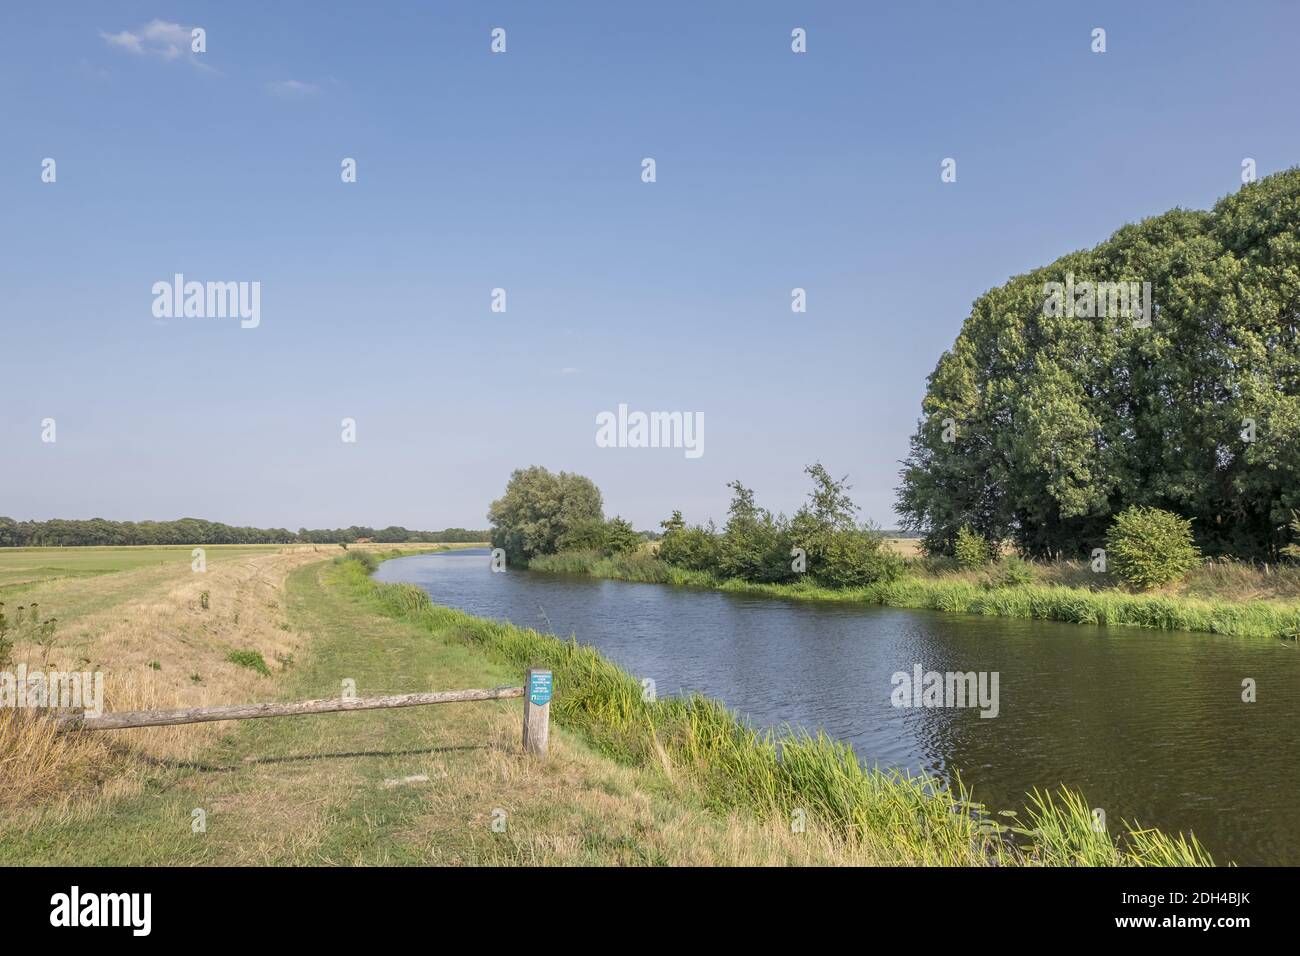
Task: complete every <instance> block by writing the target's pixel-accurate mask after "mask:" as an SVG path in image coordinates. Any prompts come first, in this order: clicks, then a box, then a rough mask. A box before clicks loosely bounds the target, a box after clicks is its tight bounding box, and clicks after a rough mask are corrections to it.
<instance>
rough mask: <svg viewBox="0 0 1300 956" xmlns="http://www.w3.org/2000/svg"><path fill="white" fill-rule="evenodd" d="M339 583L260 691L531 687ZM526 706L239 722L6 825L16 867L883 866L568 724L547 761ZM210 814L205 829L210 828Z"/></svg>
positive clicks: (321, 598) (1, 830) (310, 581)
mask: <svg viewBox="0 0 1300 956" xmlns="http://www.w3.org/2000/svg"><path fill="white" fill-rule="evenodd" d="M338 574H339V571H338V569H337V568H336V567H335V566H334V565H332V564H328V563H317V564H311V565H307V566H305V567H301V568H299V569H297V570H296V571H294V572H293V573H292V574H291V575H290V577H289V579H288V582H287V588H286V611H287V613H288V615H289V618H290V620H291V621H292V623H293V626H294V629H295V630H296V631H298V632H301V633H304V634H307V635H310V636H311V641H310V644H309V646H308V648H307V649H306V652H305V653H304V654H303V655H302V660H301V661H300V662H299V663H298V664H296V665H294V666H293V667H292V668H290V669H289V671H288V672H287V673H286V674H285V675H284V676H282V677H280V678H277V679H275V680H274V681H273V680H272V679H263V681H262V683H263V686H264V687H265V691H264V693H263V694H261V695H260V697H261V698H263V699H271V698H276V697H280V698H290V699H291V698H307V697H330V696H337V695H338V693H339V690H340V682H341V681H342V680H343V679H344V678H351V679H353V680H355V681H356V685H357V691H358V693H359V694H363V695H370V694H378V693H387V692H403V691H412V690H427V689H454V688H462V687H485V686H495V685H500V684H514V683H518V682H519V681H520V679H521V675H520V674H518V673H515V672H514V671H513V669H511V668H508V667H506V666H504V665H501V664H498V663H494V662H492V661H489V660H488V659H487V657H486V656H485V655H484V654H483V653H482V652H481V651H479V650H477V649H475V648H472V647H469V646H466V645H465V644H464V643H463V642H461V641H458V640H456V639H455V638H454V636H453V635H452V634H451V633H447V634H439V633H436V632H435V633H433V634H430V632H429V631H428V630H427V629H425V628H421V627H418V626H415V625H414V624H411V623H408V622H405V621H401V620H396V619H393V618H391V617H384V616H381V615H380V614H378V613H377V612H376V608H375V607H373V606H371V605H370V604H369V602H368V600H367V598H366V597H364V596H359V595H358V594H357V593H356V592H355V591H351V590H348V589H346V588H342V587H339V586H336V585H337V577H338ZM331 582H334V585H335V586H332V583H331ZM450 630H451V629H450V628H449V629H448V631H449V632H450ZM520 711H521V704H520V702H519V701H514V700H512V701H501V702H485V703H472V704H449V705H439V706H436V707H422V708H410V709H402V710H391V711H369V712H358V713H350V714H329V715H317V716H309V717H292V718H278V719H272V720H258V721H244V722H241V723H239V724H230V725H225V726H227V727H228V728H229V729H228V730H227V731H226V732H225V733H224V734H223V735H222V736H221V737H220V738H219V739H218V740H217V742H216V744H215V745H214V746H211V747H209V748H207V750H206V751H204V752H203V753H202V755H201V756H200V757H199V758H197V759H192V760H170V759H154V760H152V761H151V762H150V763H149V764H147V765H146V766H145V769H143V770H142V773H143V774H144V775H145V780H144V786H143V788H142V789H141V790H140V792H138V793H136V794H133V795H129V796H126V797H119V798H110V797H101V798H99V799H98V800H95V801H91V802H89V803H83V804H81V805H79V806H77V807H75V808H73V809H66V808H64V809H47V810H45V811H33V812H30V813H23V814H18V815H15V816H13V817H10V818H9V819H7V820H5V821H3V822H0V864H22V863H46V864H95V865H103V864H118V865H158V864H173V865H174V864H263V865H265V864H324V865H329V864H453V865H454V864H552V865H554V864H713V865H717V864H746V863H748V864H764V863H766V864H780V863H825V862H865V861H849V860H846V859H845V855H844V852H843V850H842V849H841V850H835V849H833V848H832V847H831V846H830V845H828V844H826V843H824V842H823V841H821V840H818V839H816V838H813V835H812V834H805V835H802V836H801V837H799V838H795V837H793V836H792V835H791V834H789V833H788V832H786V828H785V827H782V826H779V825H775V824H772V823H762V822H759V821H758V820H756V819H754V818H752V817H750V816H748V815H745V814H738V813H733V814H721V813H716V812H714V813H710V812H706V811H705V810H704V807H703V804H702V803H701V802H700V801H699V800H698V799H696V798H695V797H694V796H693V794H692V792H691V791H690V790H689V789H684V788H681V787H678V786H676V785H675V784H674V783H673V782H672V781H671V780H670V779H669V776H668V775H667V774H665V773H664V772H661V771H659V770H657V769H655V768H649V769H647V768H632V767H627V766H623V765H620V764H617V763H614V762H613V761H610V760H609V759H607V758H605V757H602V756H600V755H598V754H596V753H594V752H593V751H592V750H590V749H589V748H588V747H586V746H585V745H584V744H583V743H582V742H581V741H580V740H579V739H578V738H577V737H575V736H574V735H572V734H569V733H566V732H564V731H563V730H561V729H559V728H554V727H553V729H552V756H551V759H550V760H548V761H546V762H537V761H534V760H531V759H530V758H527V757H525V756H524V755H523V754H522V753H521V752H520V747H519V733H520V719H521V713H520ZM123 733H130V732H123ZM196 809H201V810H203V811H204V813H205V814H206V832H204V833H194V832H192V828H191V823H192V819H193V816H192V814H193V811H194V810H196ZM503 814H504V816H503ZM494 819H496V820H502V819H504V822H505V829H504V832H497V831H496V830H494V829H493V827H492V823H493V821H494Z"/></svg>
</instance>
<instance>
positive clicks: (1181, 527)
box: [1106, 507, 1201, 590]
mask: <svg viewBox="0 0 1300 956" xmlns="http://www.w3.org/2000/svg"><path fill="white" fill-rule="evenodd" d="M1106 562H1107V564H1108V565H1109V567H1110V569H1111V570H1112V571H1114V572H1115V573H1116V574H1117V575H1119V577H1120V578H1121V580H1123V581H1125V582H1127V583H1128V584H1131V585H1133V586H1134V587H1136V588H1140V589H1142V590H1150V589H1151V588H1157V587H1160V586H1161V585H1165V584H1171V583H1173V582H1174V581H1178V580H1180V579H1181V578H1182V577H1183V576H1184V575H1186V574H1187V572H1188V571H1191V570H1192V569H1193V568H1195V567H1197V565H1199V564H1200V563H1201V554H1200V552H1199V551H1198V550H1197V549H1196V546H1195V545H1194V544H1193V543H1192V523H1191V522H1190V521H1188V520H1186V519H1184V518H1180V517H1178V515H1176V514H1174V513H1173V512H1170V511H1164V510H1162V509H1160V508H1139V507H1132V508H1128V509H1126V510H1124V511H1122V512H1121V513H1120V514H1119V515H1117V516H1116V517H1115V521H1114V523H1113V524H1112V525H1111V526H1110V532H1109V534H1107V536H1106Z"/></svg>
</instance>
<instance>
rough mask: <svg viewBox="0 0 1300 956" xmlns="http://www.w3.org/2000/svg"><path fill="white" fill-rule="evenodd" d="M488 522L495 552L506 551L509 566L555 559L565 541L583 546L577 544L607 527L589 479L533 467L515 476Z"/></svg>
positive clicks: (599, 501)
mask: <svg viewBox="0 0 1300 956" xmlns="http://www.w3.org/2000/svg"><path fill="white" fill-rule="evenodd" d="M488 520H489V521H491V522H492V547H494V548H502V549H504V551H505V552H506V558H507V559H508V560H510V561H514V562H523V561H527V560H528V559H529V558H532V557H535V556H537V555H539V554H554V553H555V552H556V551H557V550H559V547H560V543H561V542H562V541H563V540H565V539H566V538H568V540H569V541H570V542H573V543H574V544H575V545H577V544H579V543H580V542H579V541H578V540H576V539H578V538H579V537H580V536H585V534H587V533H588V532H589V531H590V529H593V528H595V526H596V525H597V524H599V523H603V522H604V505H603V503H602V501H601V497H600V491H599V489H597V488H596V486H595V484H594V483H592V480H591V479H590V478H584V477H583V476H582V475H575V474H572V473H571V472H567V471H562V472H560V473H559V474H552V473H551V472H549V471H547V470H546V469H545V468H542V467H541V466H539V465H534V466H533V467H531V468H521V469H518V470H517V471H515V472H513V473H512V474H511V475H510V481H509V482H508V483H507V485H506V491H505V494H504V495H502V496H501V497H500V498H498V499H497V500H496V501H494V502H492V505H491V507H489V508H488ZM584 540H585V538H584Z"/></svg>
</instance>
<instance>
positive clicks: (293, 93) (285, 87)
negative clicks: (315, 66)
mask: <svg viewBox="0 0 1300 956" xmlns="http://www.w3.org/2000/svg"><path fill="white" fill-rule="evenodd" d="M266 88H267V90H268V91H269V92H270V93H271V94H272V95H273V96H279V97H282V98H283V99H287V100H288V99H299V98H301V97H304V96H315V95H316V94H317V93H319V92H320V87H319V86H317V85H316V84H315V83H304V82H302V80H276V81H275V82H274V83H268V84H266Z"/></svg>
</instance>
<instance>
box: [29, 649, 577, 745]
mask: <svg viewBox="0 0 1300 956" xmlns="http://www.w3.org/2000/svg"><path fill="white" fill-rule="evenodd" d="M513 697H523V698H524V730H523V741H524V750H526V751H527V752H528V753H532V754H536V755H538V756H541V757H545V756H546V751H547V742H548V738H549V736H550V714H551V672H550V671H548V670H539V669H531V670H529V671H528V675H527V678H526V684H525V686H523V687H491V688H485V689H482V690H444V691H433V692H430V693H423V694H391V695H387V696H384V697H334V698H327V699H324V700H299V701H287V702H277V703H267V704H226V705H221V706H217V707H183V708H180V709H177V710H123V711H118V712H116V713H111V714H100V715H99V716H98V717H88V716H86V715H85V714H84V713H82V712H76V711H74V712H71V713H60V714H56V715H54V720H55V722H56V725H57V729H58V730H59V731H71V730H129V729H131V728H134V727H166V726H170V725H173V724H201V723H207V722H209V721H214V720H254V719H257V718H261V717H296V716H300V715H303V714H333V713H342V712H346V711H353V710H390V709H392V708H396V707H424V706H427V705H429V704H455V703H462V702H465V701H475V700H508V699H510V698H513Z"/></svg>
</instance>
